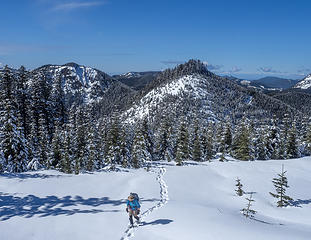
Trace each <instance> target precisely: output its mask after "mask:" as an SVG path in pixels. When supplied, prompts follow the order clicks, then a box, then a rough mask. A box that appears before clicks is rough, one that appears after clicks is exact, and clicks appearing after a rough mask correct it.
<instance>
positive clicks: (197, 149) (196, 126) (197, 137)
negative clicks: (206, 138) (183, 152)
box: [191, 120, 202, 162]
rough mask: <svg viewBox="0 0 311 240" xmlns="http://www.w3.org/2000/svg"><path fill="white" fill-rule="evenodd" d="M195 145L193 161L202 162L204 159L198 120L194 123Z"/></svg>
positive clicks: (193, 146)
mask: <svg viewBox="0 0 311 240" xmlns="http://www.w3.org/2000/svg"><path fill="white" fill-rule="evenodd" d="M193 135H194V136H193V145H192V154H191V155H192V160H194V161H197V162H200V161H201V159H202V150H201V141H200V139H201V136H200V134H199V123H198V121H197V120H196V121H195V123H194V134H193Z"/></svg>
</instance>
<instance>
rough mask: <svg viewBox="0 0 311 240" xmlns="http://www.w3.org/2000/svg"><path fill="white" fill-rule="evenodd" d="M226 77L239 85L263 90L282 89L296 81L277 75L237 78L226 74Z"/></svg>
mask: <svg viewBox="0 0 311 240" xmlns="http://www.w3.org/2000/svg"><path fill="white" fill-rule="evenodd" d="M226 77H227V78H228V79H231V80H233V81H235V82H237V83H238V84H240V85H243V86H246V87H250V88H256V89H259V90H264V91H273V90H279V91H280V90H284V89H288V88H291V87H293V86H295V84H297V83H298V80H292V79H287V78H279V77H264V78H260V79H257V80H245V79H239V78H236V77H232V76H229V77H228V76H226Z"/></svg>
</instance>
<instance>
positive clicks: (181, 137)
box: [176, 120, 189, 166]
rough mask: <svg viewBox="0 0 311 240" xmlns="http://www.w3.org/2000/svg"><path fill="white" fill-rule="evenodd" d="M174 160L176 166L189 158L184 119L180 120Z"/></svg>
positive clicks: (187, 135)
mask: <svg viewBox="0 0 311 240" xmlns="http://www.w3.org/2000/svg"><path fill="white" fill-rule="evenodd" d="M176 145H177V146H176V162H177V165H178V166H181V165H182V164H183V161H186V160H189V133H188V129H187V127H186V123H185V121H184V120H182V121H181V123H180V126H179V130H178V138H177V143H176Z"/></svg>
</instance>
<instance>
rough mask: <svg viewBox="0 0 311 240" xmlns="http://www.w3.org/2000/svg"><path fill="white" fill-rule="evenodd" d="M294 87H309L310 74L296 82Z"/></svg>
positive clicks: (310, 85)
mask: <svg viewBox="0 0 311 240" xmlns="http://www.w3.org/2000/svg"><path fill="white" fill-rule="evenodd" d="M294 88H300V89H309V88H311V74H309V75H308V76H306V77H305V78H304V79H303V80H301V81H300V82H298V83H297V84H296V85H295V86H294Z"/></svg>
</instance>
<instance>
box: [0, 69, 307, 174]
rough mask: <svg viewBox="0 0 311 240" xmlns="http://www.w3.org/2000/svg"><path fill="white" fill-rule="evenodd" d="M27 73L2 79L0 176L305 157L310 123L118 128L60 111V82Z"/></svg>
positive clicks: (191, 122) (83, 112)
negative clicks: (159, 163)
mask: <svg viewBox="0 0 311 240" xmlns="http://www.w3.org/2000/svg"><path fill="white" fill-rule="evenodd" d="M28 80H29V77H28V76H27V72H26V71H25V68H23V67H21V68H20V69H19V70H18V71H17V72H15V73H14V74H13V73H12V70H10V69H9V68H8V67H6V68H5V69H4V70H3V72H2V74H1V76H0V90H1V92H0V94H1V96H0V98H1V99H0V100H1V103H0V105H1V123H0V124H1V125H0V127H1V132H0V134H1V135H0V140H1V142H0V147H1V155H0V171H1V172H4V171H7V172H24V171H27V170H36V169H41V168H46V169H50V168H52V169H59V170H61V171H63V172H65V173H75V174H79V173H80V172H81V171H82V172H83V171H95V170H98V169H101V168H103V167H108V168H112V169H114V168H115V167H116V165H121V166H123V167H133V168H140V167H144V166H148V165H149V164H150V163H151V162H152V161H160V160H166V161H175V162H176V164H177V165H183V162H184V161H186V160H194V161H208V160H211V159H214V158H217V159H218V160H220V161H225V160H226V158H227V156H232V157H235V158H237V159H240V160H254V159H262V160H265V159H286V158H295V157H299V156H302V155H308V154H310V152H311V128H310V122H309V119H305V120H304V121H303V122H302V123H301V122H299V124H297V123H296V122H295V121H294V120H293V119H290V118H289V117H288V116H287V115H285V116H284V117H283V119H282V120H279V119H272V120H266V121H264V120H261V121H260V122H259V121H258V122H257V121H250V120H248V119H247V118H243V119H242V120H241V121H239V123H238V124H235V125H234V126H233V125H232V124H231V121H229V120H228V121H225V120H224V121H220V122H211V121H209V122H208V121H207V120H206V119H202V118H197V117H195V116H194V117H189V116H186V115H185V116H184V118H180V117H178V118H174V117H171V116H169V115H165V116H162V117H161V121H160V123H159V124H157V125H154V124H151V121H148V120H147V119H145V120H143V121H140V122H136V123H131V124H124V122H123V121H122V117H121V116H122V114H121V113H114V114H113V115H112V116H110V117H102V118H100V119H98V116H97V115H94V114H93V113H94V109H92V108H93V106H92V105H91V104H83V103H81V104H79V105H78V104H73V105H72V106H70V107H67V106H66V103H65V98H64V90H63V87H62V84H61V82H62V81H61V76H60V77H59V79H58V80H56V81H55V82H54V86H53V88H50V87H49V85H48V84H47V82H46V80H45V77H44V75H42V74H38V75H36V76H35V77H34V78H33V79H32V80H31V81H28Z"/></svg>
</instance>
